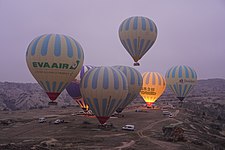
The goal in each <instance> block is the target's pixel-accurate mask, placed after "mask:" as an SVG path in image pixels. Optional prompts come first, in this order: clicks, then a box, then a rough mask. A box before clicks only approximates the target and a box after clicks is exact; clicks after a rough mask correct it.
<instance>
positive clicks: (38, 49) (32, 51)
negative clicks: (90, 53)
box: [26, 34, 84, 104]
mask: <svg viewBox="0 0 225 150" xmlns="http://www.w3.org/2000/svg"><path fill="white" fill-rule="evenodd" d="M26 61H27V65H28V68H29V70H30V72H31V74H32V75H33V76H34V78H35V79H36V80H37V82H38V83H39V84H40V86H41V87H42V88H43V89H44V90H45V92H46V93H47V95H48V97H49V98H50V99H51V100H52V102H51V103H49V104H56V103H55V102H53V101H54V100H55V99H56V98H57V97H58V96H59V95H60V93H61V92H62V91H63V90H64V89H65V88H66V86H67V85H68V84H69V83H70V82H71V81H72V80H73V79H74V78H75V77H76V76H77V74H78V73H79V71H80V69H81V67H82V65H83V61H84V53H83V50H82V47H81V46H80V44H79V43H78V42H77V41H75V40H74V39H73V38H71V37H69V36H65V35H60V34H45V35H42V36H39V37H37V38H35V39H34V40H33V41H32V42H31V43H30V45H29V46H28V48H27V52H26Z"/></svg>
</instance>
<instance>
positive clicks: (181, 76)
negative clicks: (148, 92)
mask: <svg viewBox="0 0 225 150" xmlns="http://www.w3.org/2000/svg"><path fill="white" fill-rule="evenodd" d="M166 82H167V85H168V86H169V87H170V89H171V90H172V91H173V92H174V94H175V95H176V96H177V98H178V99H179V100H180V101H183V99H184V98H185V97H186V96H187V95H188V93H190V91H191V90H192V88H193V87H194V85H195V84H196V82H197V74H196V72H195V71H194V70H193V69H192V68H190V67H189V66H185V65H179V66H174V67H172V68H170V69H169V70H168V71H167V72H166Z"/></svg>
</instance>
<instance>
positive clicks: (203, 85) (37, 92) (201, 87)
mask: <svg viewBox="0 0 225 150" xmlns="http://www.w3.org/2000/svg"><path fill="white" fill-rule="evenodd" d="M163 100H165V101H168V100H176V98H175V95H174V94H173V93H172V92H171V90H170V89H166V91H165V92H164V94H163V95H162V96H161V97H160V98H159V100H158V101H163ZM49 101H50V100H49V98H48V96H47V94H46V93H45V92H44V91H43V90H42V88H41V87H40V86H39V85H38V84H37V83H11V82H0V110H18V109H33V108H40V107H47V106H48V102H49ZM56 101H57V102H58V105H59V106H65V105H66V106H68V105H77V104H76V103H75V102H74V100H73V99H72V98H71V97H70V96H69V95H68V93H67V92H66V90H64V91H63V92H62V93H61V94H60V96H59V97H58V98H57V100H56ZM138 101H139V100H138ZM185 101H188V102H191V103H196V104H201V105H205V106H207V105H210V107H212V106H211V105H212V104H214V105H215V104H217V105H225V80H224V79H208V80H199V81H198V83H197V85H196V86H195V87H194V89H193V90H192V92H191V93H190V94H189V95H188V97H187V98H186V99H185ZM135 102H137V100H136V101H135ZM139 102H141V103H144V101H139ZM217 107H218V106H217Z"/></svg>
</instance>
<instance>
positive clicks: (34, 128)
mask: <svg viewBox="0 0 225 150" xmlns="http://www.w3.org/2000/svg"><path fill="white" fill-rule="evenodd" d="M135 109H136V108H130V109H127V110H126V111H125V112H124V113H123V115H124V117H122V118H116V117H112V118H110V119H109V120H108V121H107V123H108V124H110V123H112V124H113V127H112V128H105V129H102V128H99V127H98V124H99V123H98V121H97V119H96V118H95V117H93V116H91V117H90V116H82V115H74V114H77V112H79V111H80V109H79V108H56V107H55V108H53V107H52V108H46V109H41V110H38V109H37V110H29V111H11V112H10V111H2V112H0V120H3V121H8V122H9V123H8V125H6V124H0V149H15V150H19V149H21V150H26V149H37V150H47V149H54V150H55V149H68V150H70V149H71V150H72V149H75V150H83V149H104V150H107V149H115V150H119V149H137V150H145V149H146V150H148V149H152V150H162V149H163V150H188V149H191V150H197V149H204V150H210V149H215V150H217V149H218V150H220V149H221V150H222V149H225V148H224V147H225V136H224V135H223V134H224V130H222V131H214V130H212V129H211V128H210V127H209V126H208V120H207V119H202V120H201V118H200V116H195V117H193V115H191V114H189V113H188V111H185V110H183V109H182V108H175V109H169V111H171V112H173V113H174V115H175V117H173V118H168V116H163V115H162V110H160V109H154V110H153V109H148V110H147V111H146V112H135ZM139 109H143V108H139ZM39 117H46V118H47V122H46V123H38V118H39ZM196 118H197V119H196ZM199 118H200V119H199ZM56 119H63V120H65V121H66V122H65V123H62V124H57V125H56V124H53V123H49V122H51V121H54V120H56ZM126 124H134V125H135V131H124V130H121V127H122V126H124V125H126ZM169 124H179V125H180V126H181V127H182V128H183V129H184V130H185V132H184V134H185V141H182V142H181V141H180V142H168V141H166V140H165V139H164V138H163V135H162V127H163V126H165V125H169Z"/></svg>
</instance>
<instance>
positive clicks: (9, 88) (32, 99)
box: [0, 82, 75, 110]
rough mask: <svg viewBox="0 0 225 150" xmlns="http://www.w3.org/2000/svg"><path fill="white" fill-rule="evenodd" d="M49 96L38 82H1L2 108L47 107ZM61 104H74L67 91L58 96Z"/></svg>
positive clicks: (0, 108)
mask: <svg viewBox="0 0 225 150" xmlns="http://www.w3.org/2000/svg"><path fill="white" fill-rule="evenodd" d="M49 101H50V100H49V98H48V96H47V94H46V93H45V92H44V91H43V90H42V88H41V87H40V86H39V85H38V84H36V83H10V82H0V110H18V109H32V108H40V107H47V106H48V102H49ZM57 102H58V104H59V105H62V106H63V105H74V104H75V102H74V101H73V100H72V98H70V96H69V95H68V94H67V92H66V91H63V92H62V93H61V94H60V96H59V97H58V98H57Z"/></svg>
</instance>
